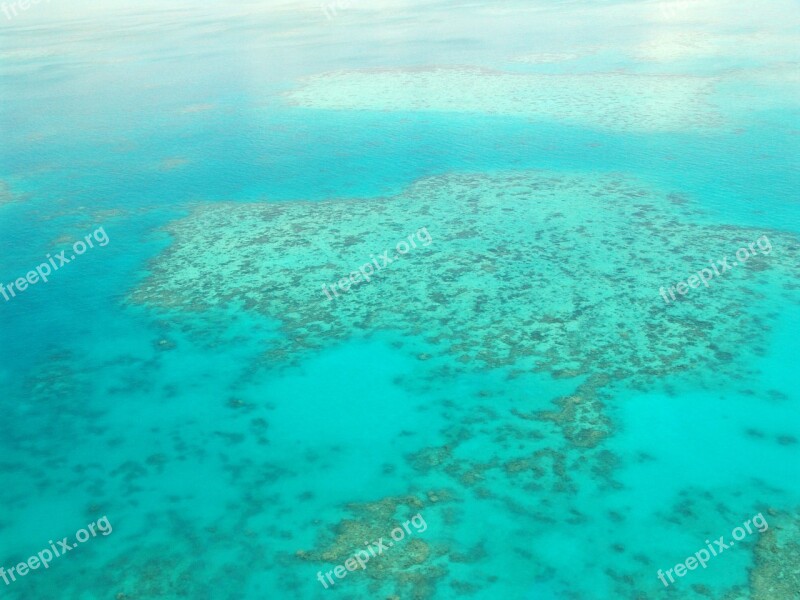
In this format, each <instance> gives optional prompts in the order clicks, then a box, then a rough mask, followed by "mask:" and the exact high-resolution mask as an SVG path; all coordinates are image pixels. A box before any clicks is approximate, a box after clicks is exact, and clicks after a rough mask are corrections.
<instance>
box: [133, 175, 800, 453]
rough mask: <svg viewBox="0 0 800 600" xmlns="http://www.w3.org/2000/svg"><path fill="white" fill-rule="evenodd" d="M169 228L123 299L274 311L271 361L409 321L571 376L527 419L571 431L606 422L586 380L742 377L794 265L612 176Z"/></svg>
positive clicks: (485, 357)
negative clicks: (345, 282) (769, 302)
mask: <svg viewBox="0 0 800 600" xmlns="http://www.w3.org/2000/svg"><path fill="white" fill-rule="evenodd" d="M420 228H426V230H427V232H428V233H429V235H430V239H431V240H432V241H430V242H429V243H428V244H427V245H426V244H423V243H418V244H417V247H416V248H415V249H411V250H409V251H408V252H407V253H405V254H403V255H399V254H398V252H397V251H396V250H395V244H396V243H397V241H398V240H405V239H408V235H409V233H412V234H413V232H415V231H418V230H420ZM170 233H171V234H172V236H173V237H174V243H173V245H172V246H171V247H170V248H169V249H167V251H166V252H165V253H164V254H163V255H161V256H160V257H159V258H158V259H157V260H156V261H155V262H154V263H153V264H152V267H151V268H152V273H151V275H150V277H148V278H147V279H146V280H144V281H143V283H142V284H141V285H140V286H139V288H138V289H136V290H135V291H134V292H133V294H132V300H133V301H136V302H143V303H148V304H150V305H155V306H161V307H169V308H178V309H183V310H200V311H202V310H204V309H209V308H211V307H217V306H223V305H228V304H234V303H237V304H243V305H244V306H245V307H246V308H248V309H250V310H254V311H258V312H260V313H262V314H264V315H266V316H269V317H271V318H274V319H276V320H277V321H279V322H281V323H282V325H283V329H284V332H285V334H286V335H285V337H284V339H282V340H275V341H272V342H271V349H270V350H269V352H268V353H267V361H268V362H269V363H270V364H283V363H287V362H293V361H295V360H296V359H297V358H298V356H299V354H298V353H299V352H302V351H304V350H308V349H314V348H321V347H325V346H328V345H331V344H335V343H337V342H339V341H341V340H345V339H348V338H349V337H350V336H352V335H358V333H359V332H362V333H364V334H368V333H369V332H371V331H375V330H381V329H384V330H394V331H399V332H401V333H403V334H406V335H417V336H425V337H426V339H427V341H428V342H429V343H431V344H434V345H435V347H438V348H439V349H440V352H441V353H442V354H443V355H447V356H449V357H451V358H452V359H454V362H455V363H456V364H458V365H461V366H460V367H459V368H462V369H465V370H470V369H494V368H504V367H507V368H509V369H513V370H514V371H515V372H518V373H522V372H526V371H528V372H530V371H545V372H549V373H551V374H552V375H554V376H555V377H559V378H568V379H572V378H576V381H577V382H578V383H577V384H576V386H578V385H580V388H577V387H576V391H575V394H573V397H572V399H562V400H560V401H559V402H558V405H559V407H560V408H559V410H558V411H556V412H553V413H549V414H547V413H541V414H539V415H538V416H539V417H540V418H545V419H549V420H551V421H553V422H555V423H557V424H559V426H560V427H561V429H562V431H563V433H564V435H565V437H566V438H567V439H570V440H571V441H572V442H573V443H574V444H575V445H579V446H592V445H595V444H596V443H597V442H599V441H600V440H601V439H602V437H603V435H605V434H607V433H608V428H609V425H608V423H606V422H605V419H604V417H603V416H602V402H601V399H600V394H601V393H602V389H603V388H604V387H606V386H607V385H608V384H609V383H610V382H613V381H620V380H629V382H630V383H631V384H634V385H642V384H643V383H647V382H652V381H655V380H657V379H658V378H660V377H662V376H664V375H666V374H670V373H676V372H680V371H695V372H700V373H702V372H704V371H706V370H709V369H710V370H713V371H714V372H715V373H716V375H717V376H719V375H722V374H727V375H729V376H730V377H733V378H741V377H743V374H744V373H746V372H747V369H748V368H749V367H748V365H747V362H748V361H747V360H746V358H747V357H746V356H744V355H743V352H745V353H746V352H747V351H748V349H755V350H754V351H757V349H758V346H759V343H760V342H759V340H763V339H764V335H765V329H768V327H769V325H770V322H771V321H772V320H773V318H774V315H772V314H771V313H769V312H768V309H767V308H766V304H765V307H764V308H761V306H760V305H759V303H758V302H757V300H758V299H759V298H764V297H766V295H768V294H773V295H774V294H779V295H782V296H785V297H786V298H787V299H789V298H791V299H793V300H795V301H796V290H797V281H798V279H800V267H798V262H800V261H798V245H797V240H796V239H795V238H794V236H792V235H789V234H784V233H782V232H778V231H770V232H764V231H760V230H750V229H746V228H738V227H732V226H713V225H709V224H706V223H704V222H703V221H702V220H701V218H700V216H699V215H697V214H695V213H694V212H693V211H692V210H691V209H689V208H687V207H686V206H684V205H683V204H682V203H679V202H673V201H672V200H671V196H670V197H668V196H665V195H663V194H660V193H658V192H657V191H654V190H652V189H648V188H647V187H645V186H643V185H642V184H640V183H638V182H635V181H630V180H626V179H624V178H621V177H616V176H612V175H607V176H600V177H596V178H589V177H585V176H577V175H568V174H552V173H550V174H548V173H538V172H515V173H502V174H495V175H464V174H451V175H445V176H441V177H435V178H431V179H425V180H422V181H419V182H417V183H416V184H415V185H413V186H412V187H411V188H409V189H408V190H407V191H406V192H405V193H403V194H401V195H399V196H397V197H391V198H379V199H373V200H352V201H336V202H333V201H331V202H319V203H307V202H306V203H301V202H291V203H288V202H287V203H260V204H208V205H206V204H202V205H197V206H195V207H194V209H193V210H192V213H191V215H190V216H188V217H187V218H185V219H183V220H180V221H177V222H175V223H173V224H172V226H171V227H170ZM765 234H768V235H769V239H770V240H771V246H772V252H771V253H770V254H769V255H765V254H764V253H757V254H756V255H754V256H753V257H751V258H750V259H749V260H748V262H747V264H746V265H741V266H739V267H738V268H736V269H735V270H732V271H730V272H728V273H725V274H724V275H721V276H720V277H719V278H717V279H716V280H712V282H711V284H710V287H708V288H706V287H703V286H701V287H699V288H698V289H691V290H689V293H688V294H687V295H685V296H678V297H677V300H676V301H670V302H669V303H666V302H665V301H664V299H663V298H662V296H661V295H660V293H659V290H660V288H662V287H664V286H667V287H668V286H669V285H670V284H673V283H674V282H677V281H680V280H683V279H685V278H686V277H687V275H688V274H692V273H694V272H696V271H697V270H698V269H701V268H703V267H706V266H707V265H708V261H709V259H710V258H711V257H719V256H725V255H731V253H733V252H735V251H736V249H737V248H739V247H740V246H746V245H747V244H748V243H752V242H753V241H755V240H756V239H757V238H759V236H762V235H765ZM387 251H388V252H387ZM383 255H385V258H384V256H383ZM386 259H388V260H389V261H391V264H386ZM370 262H372V263H373V264H374V265H376V266H378V265H380V263H381V262H383V263H384V265H385V266H384V267H383V268H380V269H378V268H375V269H374V270H375V273H374V274H373V275H372V276H371V277H370V278H369V281H365V280H363V279H361V280H360V282H359V284H358V285H354V286H353V287H352V288H350V290H349V291H348V292H346V293H345V292H341V293H339V294H338V297H335V298H333V299H329V296H330V293H326V292H325V288H324V286H325V285H330V284H331V283H333V282H338V281H339V280H340V279H342V278H343V277H348V276H349V275H350V274H351V273H356V276H358V270H359V267H360V266H362V265H364V264H366V263H370ZM745 305H747V307H748V310H747V311H744V310H743V309H742V307H743V306H745ZM704 315H707V316H704ZM585 377H590V379H588V380H586V382H585V383H583V384H582V385H581V384H580V381H581V378H585ZM523 408H525V407H523ZM603 432H605V433H603Z"/></svg>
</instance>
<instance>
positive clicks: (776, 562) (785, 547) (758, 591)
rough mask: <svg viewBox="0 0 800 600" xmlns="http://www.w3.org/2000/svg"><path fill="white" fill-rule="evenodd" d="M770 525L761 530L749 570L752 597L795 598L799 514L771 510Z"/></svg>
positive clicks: (799, 580) (799, 587)
mask: <svg viewBox="0 0 800 600" xmlns="http://www.w3.org/2000/svg"><path fill="white" fill-rule="evenodd" d="M769 523H770V528H769V530H768V531H765V532H764V533H762V534H761V536H760V537H759V539H758V543H757V544H756V549H755V566H754V567H753V569H751V571H750V592H751V598H752V599H753V600H772V599H773V598H797V597H798V594H800V516H798V513H797V511H794V512H791V513H786V512H778V511H775V510H771V511H770V512H769Z"/></svg>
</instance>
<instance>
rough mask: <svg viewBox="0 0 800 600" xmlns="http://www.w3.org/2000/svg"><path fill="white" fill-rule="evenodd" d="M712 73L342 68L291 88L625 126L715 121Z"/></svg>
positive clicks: (368, 105) (340, 104) (358, 100)
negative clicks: (693, 74) (695, 75)
mask: <svg viewBox="0 0 800 600" xmlns="http://www.w3.org/2000/svg"><path fill="white" fill-rule="evenodd" d="M713 84H714V79H713V78H703V77H691V76H685V75H660V74H657V75H652V74H647V75H643V74H630V73H618V72H614V73H586V74H577V75H572V74H568V75H567V74H558V75H550V74H548V75H545V74H530V73H506V72H502V71H491V70H486V69H478V68H449V67H439V68H426V69H413V70H403V69H384V70H364V71H342V72H335V73H326V74H323V75H316V76H314V77H310V78H308V79H307V80H306V81H305V82H304V84H303V85H302V86H301V87H300V88H299V89H297V90H293V91H291V92H289V93H287V98H288V100H289V101H290V102H291V103H293V104H295V105H298V106H303V107H309V108H322V109H347V110H359V109H367V110H392V111H410V110H425V111H453V112H475V113H481V114H496V115H511V116H520V117H528V118H531V119H543V120H551V119H552V120H556V121H561V122H565V123H568V124H574V125H580V126H586V127H593V128H598V129H610V130H620V131H644V132H657V131H685V130H689V129H692V130H697V129H710V128H714V127H718V126H720V125H721V123H722V119H721V117H720V115H719V114H718V112H717V110H716V108H715V107H714V106H712V105H711V104H710V102H709V96H710V95H711V93H712V90H713Z"/></svg>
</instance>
